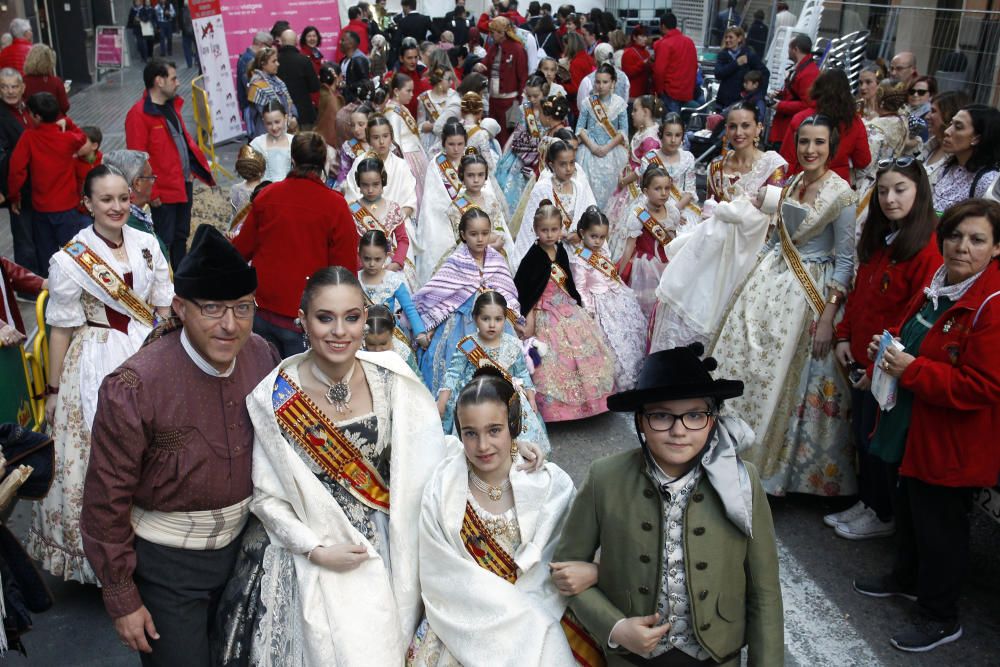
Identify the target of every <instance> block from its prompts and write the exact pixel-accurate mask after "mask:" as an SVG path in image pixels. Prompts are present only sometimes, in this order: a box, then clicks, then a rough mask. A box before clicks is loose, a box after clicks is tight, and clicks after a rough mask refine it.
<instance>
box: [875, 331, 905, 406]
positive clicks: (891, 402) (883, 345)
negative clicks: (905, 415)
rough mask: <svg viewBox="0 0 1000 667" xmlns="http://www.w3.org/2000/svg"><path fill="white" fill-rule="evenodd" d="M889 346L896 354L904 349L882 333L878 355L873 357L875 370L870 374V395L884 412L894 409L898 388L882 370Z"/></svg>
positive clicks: (897, 383)
mask: <svg viewBox="0 0 1000 667" xmlns="http://www.w3.org/2000/svg"><path fill="white" fill-rule="evenodd" d="M889 346H892V348H893V349H895V350H896V351H898V352H902V351H903V350H905V349H906V347H905V346H904V345H903V344H902V343H901V342H899V341H898V340H896V339H895V338H893V337H892V334H891V333H889V332H888V331H882V340H880V341H879V344H878V354H877V355H876V356H875V370H874V371H873V372H872V395H873V396H874V397H875V400H876V401H878V404H879V407H880V408H882V409H883V410H885V411H886V412H888V411H889V410H892V409H893V408H894V407H896V392H897V390H898V388H899V380H897V379H896V378H894V377H893V376H891V375H889V374H888V373H886V372H885V370H884V369H883V368H882V361H883V359H884V357H885V351H886V349H888V348H889Z"/></svg>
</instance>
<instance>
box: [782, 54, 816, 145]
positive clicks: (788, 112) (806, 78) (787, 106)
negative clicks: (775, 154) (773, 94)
mask: <svg viewBox="0 0 1000 667" xmlns="http://www.w3.org/2000/svg"><path fill="white" fill-rule="evenodd" d="M818 76H819V65H817V64H816V62H815V61H814V60H813V59H812V56H806V57H805V58H803V59H802V60H801V61H799V63H798V64H797V65H795V67H793V68H792V71H791V73H790V74H789V75H788V78H786V79H785V87H784V88H782V89H781V91H780V92H779V93H778V100H779V101H778V104H777V105H776V106H775V108H774V120H772V121H771V141H775V142H776V141H781V140H782V139H784V137H785V131H786V130H787V129H788V124H789V122H791V119H792V116H794V115H795V114H797V113H798V112H800V111H802V110H803V109H805V108H806V107H811V106H812V101H811V100H810V99H809V89H810V88H812V85H813V81H815V80H816V77H818Z"/></svg>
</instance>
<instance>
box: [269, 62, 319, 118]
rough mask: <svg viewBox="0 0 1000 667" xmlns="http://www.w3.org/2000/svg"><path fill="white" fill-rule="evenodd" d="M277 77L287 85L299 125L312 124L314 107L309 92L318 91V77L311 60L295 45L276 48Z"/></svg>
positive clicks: (314, 114) (314, 112)
mask: <svg viewBox="0 0 1000 667" xmlns="http://www.w3.org/2000/svg"><path fill="white" fill-rule="evenodd" d="M278 78H280V79H281V80H282V81H284V82H285V85H286V86H288V93H289V94H290V95H291V96H292V102H294V103H295V107H296V108H297V109H298V111H299V125H314V124H315V123H316V107H314V106H313V103H312V98H311V97H310V94H311V93H318V92H319V77H318V76H316V70H315V69H314V68H313V64H312V62H311V61H310V60H309V58H307V57H305V56H304V55H302V53H301V52H300V51H299V49H298V47H297V46H281V47H279V48H278Z"/></svg>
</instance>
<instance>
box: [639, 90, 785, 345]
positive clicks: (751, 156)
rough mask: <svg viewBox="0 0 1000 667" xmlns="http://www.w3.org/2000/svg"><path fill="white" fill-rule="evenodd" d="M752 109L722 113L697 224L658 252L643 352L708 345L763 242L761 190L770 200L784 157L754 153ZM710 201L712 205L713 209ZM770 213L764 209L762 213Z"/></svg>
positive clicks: (766, 220)
mask: <svg viewBox="0 0 1000 667" xmlns="http://www.w3.org/2000/svg"><path fill="white" fill-rule="evenodd" d="M758 113H759V112H758V110H757V105H755V104H746V103H742V102H740V103H737V104H735V105H733V106H732V107H730V108H729V111H728V113H727V114H726V136H727V139H728V141H729V144H730V146H731V147H732V150H731V151H729V152H727V153H725V154H724V155H723V156H722V157H720V158H717V159H716V160H715V161H713V162H712V164H711V165H709V169H708V195H709V201H707V202H706V203H705V208H704V211H703V214H704V215H705V220H704V221H703V222H702V223H701V224H698V225H695V226H693V227H690V226H689V228H688V229H687V230H685V232H684V233H682V234H681V235H679V236H678V237H677V238H676V239H674V240H673V241H671V242H670V244H669V245H668V246H667V247H666V254H667V259H668V264H667V266H666V268H665V269H664V270H663V275H661V276H660V284H659V285H658V286H657V288H656V298H657V304H656V306H655V311H654V313H653V323H652V328H651V333H650V351H651V352H656V351H658V350H669V349H671V348H674V347H682V346H684V345H689V344H691V343H694V342H696V341H697V342H701V343H702V344H703V345H704V344H706V343H707V342H708V340H709V339H710V338H711V337H712V335H713V334H714V333H715V332H716V330H717V329H718V327H719V325H720V324H721V323H722V315H723V312H724V311H725V308H726V305H727V304H728V303H729V300H730V299H731V298H732V294H733V292H735V291H736V289H737V288H738V287H739V286H740V285H741V284H743V281H744V280H745V279H746V276H747V274H748V273H749V272H750V269H751V268H753V265H754V262H756V261H757V253H758V252H760V249H761V247H762V246H763V245H764V241H765V239H766V237H767V230H768V226H769V225H770V224H771V220H772V216H771V214H770V213H765V212H763V211H762V210H761V208H760V207H761V204H760V195H761V194H762V192H761V191H762V189H763V190H764V192H767V190H768V189H770V188H775V189H774V190H771V192H772V193H773V194H772V195H771V196H772V197H774V195H776V194H778V192H779V191H780V190H779V188H780V186H781V185H783V184H784V180H785V168H786V167H787V166H788V165H787V164H786V163H785V160H784V158H782V157H781V156H780V155H778V154H777V153H776V152H774V151H768V152H766V153H765V152H762V151H760V150H758V149H757V144H758V142H759V141H760V138H761V136H762V132H763V127H764V126H763V125H762V124H761V122H760V118H758V117H757V114H758ZM716 202H718V205H716ZM765 208H767V210H768V211H770V210H771V209H770V207H765Z"/></svg>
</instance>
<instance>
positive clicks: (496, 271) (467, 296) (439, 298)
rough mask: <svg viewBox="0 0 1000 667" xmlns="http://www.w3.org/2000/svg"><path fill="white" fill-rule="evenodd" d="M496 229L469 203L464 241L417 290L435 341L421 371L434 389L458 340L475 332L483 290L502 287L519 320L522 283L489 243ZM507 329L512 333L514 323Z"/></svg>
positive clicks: (419, 308)
mask: <svg viewBox="0 0 1000 667" xmlns="http://www.w3.org/2000/svg"><path fill="white" fill-rule="evenodd" d="M492 233H493V225H492V223H491V222H490V218H489V216H488V215H486V213H484V212H483V211H482V210H481V209H479V208H475V207H471V208H469V209H468V210H467V211H466V212H465V213H464V214H463V215H462V219H461V220H460V221H459V223H458V234H459V237H460V238H461V239H462V244H461V245H459V246H458V247H457V248H456V249H455V250H454V251H453V252H452V253H451V255H449V256H448V259H446V260H445V262H444V264H442V265H441V267H440V268H439V269H438V270H437V271H436V272H435V273H434V275H433V276H432V277H431V279H430V280H429V281H428V282H427V284H426V285H424V286H423V287H421V288H420V290H419V291H417V293H416V294H415V295H414V300H415V302H416V305H417V311H418V312H419V313H420V317H421V319H423V322H424V325H425V326H427V328H428V331H429V332H430V338H431V340H430V344H429V345H428V346H427V349H426V350H424V351H423V352H422V353H421V354H420V373H421V374H422V375H423V379H424V384H426V385H427V386H428V387H429V388H430V390H431V392H432V393H435V394H436V393H437V391H438V389H440V388H441V386H442V384H443V382H444V377H445V373H446V372H447V370H448V364H449V362H450V361H451V357H452V355H453V354H455V351H456V350H457V348H458V343H459V341H461V340H462V339H463V338H465V337H466V336H468V335H470V334H472V333H474V332H475V331H476V323H475V320H474V318H473V316H472V307H473V305H475V302H476V297H477V296H478V295H479V294H480V293H481V292H484V291H486V290H496V291H497V292H500V293H501V294H502V295H503V297H504V298H505V299H506V300H507V304H508V306H509V310H508V317H509V318H510V319H519V316H517V315H515V313H517V312H518V310H519V308H520V304H519V303H518V300H517V288H516V287H515V286H514V280H513V278H512V277H511V275H510V269H509V268H508V267H507V261H506V260H505V259H504V258H503V255H501V254H500V253H498V252H497V251H496V250H494V249H493V248H491V247H490V245H489V240H490V235H491V234H492ZM520 322H523V320H520ZM520 322H519V325H520ZM507 332H508V333H513V329H511V328H510V325H508V326H507Z"/></svg>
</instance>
